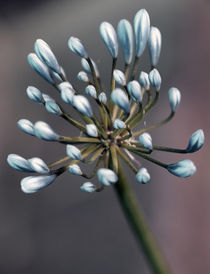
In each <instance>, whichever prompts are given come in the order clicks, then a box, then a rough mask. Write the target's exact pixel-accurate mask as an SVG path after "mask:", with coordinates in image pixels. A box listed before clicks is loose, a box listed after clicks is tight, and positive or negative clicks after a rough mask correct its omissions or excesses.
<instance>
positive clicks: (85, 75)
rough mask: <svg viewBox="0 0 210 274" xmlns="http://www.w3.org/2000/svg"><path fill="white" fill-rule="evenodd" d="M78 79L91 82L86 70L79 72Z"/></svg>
mask: <svg viewBox="0 0 210 274" xmlns="http://www.w3.org/2000/svg"><path fill="white" fill-rule="evenodd" d="M77 79H78V80H79V81H82V82H84V83H89V82H90V80H89V77H88V75H87V73H86V72H84V71H80V72H79V73H78V74H77Z"/></svg>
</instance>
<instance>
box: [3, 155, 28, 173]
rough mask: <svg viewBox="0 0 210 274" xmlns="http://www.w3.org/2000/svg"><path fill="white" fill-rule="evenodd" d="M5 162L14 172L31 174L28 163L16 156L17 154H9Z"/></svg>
mask: <svg viewBox="0 0 210 274" xmlns="http://www.w3.org/2000/svg"><path fill="white" fill-rule="evenodd" d="M7 162H8V164H9V165H10V166H11V167H12V168H14V169H16V170H19V171H22V172H32V171H33V169H32V168H31V167H30V165H29V163H28V161H27V160H26V159H25V158H23V157H21V156H19V155H17V154H9V155H8V156H7Z"/></svg>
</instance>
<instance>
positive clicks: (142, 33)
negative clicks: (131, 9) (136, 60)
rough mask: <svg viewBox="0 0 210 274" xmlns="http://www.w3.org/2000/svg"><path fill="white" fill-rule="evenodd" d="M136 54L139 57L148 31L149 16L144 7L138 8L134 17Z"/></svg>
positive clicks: (144, 45) (147, 36)
mask: <svg viewBox="0 0 210 274" xmlns="http://www.w3.org/2000/svg"><path fill="white" fill-rule="evenodd" d="M134 33H135V40H136V56H138V57H140V56H141V55H142V53H143V52H144V49H145V47H146V44H147V41H148V38H149V33H150V18H149V14H148V13H147V11H146V10H145V9H141V10H139V11H138V12H137V13H136V15H135V17H134Z"/></svg>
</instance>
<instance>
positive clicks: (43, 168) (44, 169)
mask: <svg viewBox="0 0 210 274" xmlns="http://www.w3.org/2000/svg"><path fill="white" fill-rule="evenodd" d="M28 163H29V165H30V167H31V169H32V170H33V171H35V172H37V173H41V174H46V173H49V171H50V170H49V168H48V166H47V164H46V163H45V162H44V161H43V160H42V159H40V158H37V157H34V158H31V159H28Z"/></svg>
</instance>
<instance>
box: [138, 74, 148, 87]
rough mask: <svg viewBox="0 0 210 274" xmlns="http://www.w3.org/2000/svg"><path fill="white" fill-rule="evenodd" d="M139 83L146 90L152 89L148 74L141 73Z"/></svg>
mask: <svg viewBox="0 0 210 274" xmlns="http://www.w3.org/2000/svg"><path fill="white" fill-rule="evenodd" d="M139 83H140V85H141V86H142V87H143V88H145V89H146V90H149V89H150V82H149V76H148V74H147V73H146V72H144V71H141V73H140V75H139Z"/></svg>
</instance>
